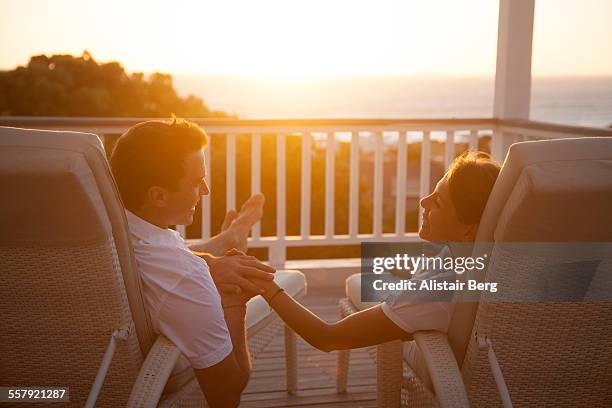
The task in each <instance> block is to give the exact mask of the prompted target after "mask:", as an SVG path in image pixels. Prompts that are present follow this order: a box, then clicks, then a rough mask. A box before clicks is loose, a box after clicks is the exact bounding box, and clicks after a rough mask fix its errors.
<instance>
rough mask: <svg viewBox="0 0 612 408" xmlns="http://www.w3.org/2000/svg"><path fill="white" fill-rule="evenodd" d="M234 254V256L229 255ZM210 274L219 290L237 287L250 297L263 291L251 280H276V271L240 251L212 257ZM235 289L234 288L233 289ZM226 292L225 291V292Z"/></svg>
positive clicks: (209, 262) (208, 260) (209, 260)
mask: <svg viewBox="0 0 612 408" xmlns="http://www.w3.org/2000/svg"><path fill="white" fill-rule="evenodd" d="M229 254H232V255H229ZM207 262H208V264H209V267H210V274H211V276H212V278H213V280H214V281H215V284H216V285H217V289H218V290H219V291H222V289H229V291H230V292H231V289H234V292H235V291H236V289H235V287H236V286H237V287H238V288H239V289H240V292H245V293H244V294H243V295H247V296H249V295H250V296H249V298H250V297H252V296H254V295H256V294H260V293H261V289H259V288H258V287H257V286H256V285H254V284H253V283H252V282H250V281H249V279H261V280H264V281H271V280H273V279H274V272H275V269H274V268H272V267H270V266H268V265H265V264H263V263H261V262H260V261H259V260H257V258H255V257H253V256H247V255H245V254H244V253H242V252H239V251H228V255H226V256H222V257H211V258H208V259H207ZM232 287H234V288H232ZM223 291H224V292H226V291H225V290H223Z"/></svg>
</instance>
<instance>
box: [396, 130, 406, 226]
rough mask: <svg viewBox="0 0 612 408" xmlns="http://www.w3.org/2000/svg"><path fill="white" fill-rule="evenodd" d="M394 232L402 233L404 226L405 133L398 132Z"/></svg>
mask: <svg viewBox="0 0 612 408" xmlns="http://www.w3.org/2000/svg"><path fill="white" fill-rule="evenodd" d="M395 192H396V196H395V234H396V235H398V236H402V235H404V232H405V231H404V230H405V228H406V133H405V132H399V140H398V143H397V188H396V189H395Z"/></svg>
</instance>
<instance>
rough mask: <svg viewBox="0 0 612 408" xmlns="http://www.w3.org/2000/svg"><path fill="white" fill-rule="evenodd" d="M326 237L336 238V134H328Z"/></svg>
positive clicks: (326, 154) (331, 132) (326, 152)
mask: <svg viewBox="0 0 612 408" xmlns="http://www.w3.org/2000/svg"><path fill="white" fill-rule="evenodd" d="M325 149H326V150H325V236H326V237H327V238H333V236H334V162H335V160H334V159H335V155H336V151H335V150H336V144H335V134H334V132H333V131H330V132H327V143H326V146H325Z"/></svg>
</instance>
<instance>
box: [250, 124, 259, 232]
mask: <svg viewBox="0 0 612 408" xmlns="http://www.w3.org/2000/svg"><path fill="white" fill-rule="evenodd" d="M259 192H261V135H260V134H259V133H254V134H253V135H252V136H251V194H257V193H259ZM260 235H261V222H259V221H258V222H257V223H256V224H255V225H253V228H252V229H251V236H252V237H253V240H255V241H256V240H258V239H259V237H260Z"/></svg>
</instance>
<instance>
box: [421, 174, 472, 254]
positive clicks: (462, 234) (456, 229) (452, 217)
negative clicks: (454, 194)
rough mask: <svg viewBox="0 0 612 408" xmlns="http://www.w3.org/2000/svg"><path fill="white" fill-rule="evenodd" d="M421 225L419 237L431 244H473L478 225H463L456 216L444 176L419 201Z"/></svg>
mask: <svg viewBox="0 0 612 408" xmlns="http://www.w3.org/2000/svg"><path fill="white" fill-rule="evenodd" d="M421 207H423V224H422V225H421V229H420V230H419V236H420V237H421V238H422V239H424V240H426V241H431V242H438V243H450V242H473V241H474V239H475V235H476V230H477V229H478V225H477V224H476V225H465V224H463V223H462V222H461V221H459V218H458V216H457V211H456V209H455V206H454V204H453V201H452V200H451V196H450V191H449V188H448V181H447V176H446V175H444V177H443V178H442V180H440V181H439V182H438V184H437V185H436V188H435V189H434V191H433V192H432V193H431V194H430V195H428V196H427V197H424V198H423V199H421Z"/></svg>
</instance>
